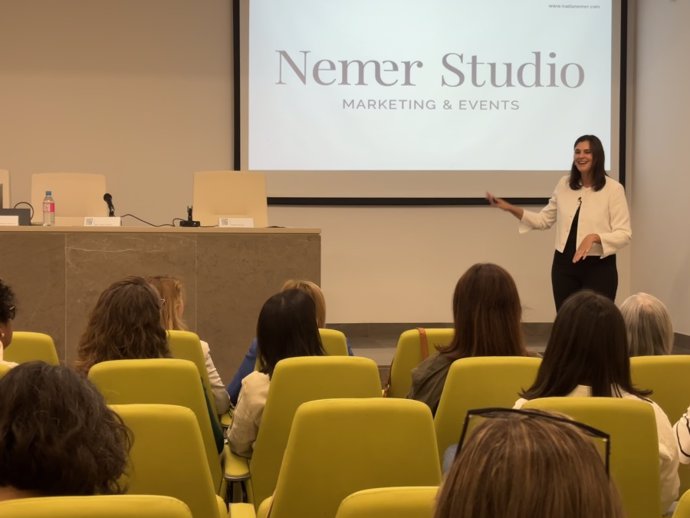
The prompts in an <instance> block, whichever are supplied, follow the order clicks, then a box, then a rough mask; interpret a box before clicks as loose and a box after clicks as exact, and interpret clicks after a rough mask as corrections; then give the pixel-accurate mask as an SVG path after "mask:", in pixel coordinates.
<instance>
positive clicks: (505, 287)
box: [439, 263, 527, 360]
mask: <svg viewBox="0 0 690 518" xmlns="http://www.w3.org/2000/svg"><path fill="white" fill-rule="evenodd" d="M521 317H522V306H521V305H520V296H519V295H518V291H517V287H516V286H515V281H514V280H513V278H512V277H511V276H510V274H509V273H508V272H507V271H506V270H504V269H503V268H501V267H500V266H498V265H495V264H491V263H484V264H475V265H473V266H471V267H470V268H469V269H468V270H467V271H466V272H465V273H464V274H463V276H462V277H460V279H459V280H458V283H457V284H456V286H455V293H454V294H453V320H454V327H455V335H454V337H453V340H452V341H451V343H450V344H448V346H447V347H441V348H439V351H440V352H441V353H442V354H446V355H448V356H449V357H450V358H452V359H453V360H457V359H458V358H465V357H469V356H526V355H527V351H526V350H525V346H524V343H523V339H522V329H521V326H520V319H521Z"/></svg>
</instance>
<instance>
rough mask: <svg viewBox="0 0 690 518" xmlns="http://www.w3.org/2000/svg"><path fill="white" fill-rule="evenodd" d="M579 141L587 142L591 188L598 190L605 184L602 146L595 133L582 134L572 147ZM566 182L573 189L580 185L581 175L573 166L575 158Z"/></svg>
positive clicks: (575, 189) (578, 187)
mask: <svg viewBox="0 0 690 518" xmlns="http://www.w3.org/2000/svg"><path fill="white" fill-rule="evenodd" d="M580 142H589V148H590V149H591V151H592V189H594V190H595V191H600V190H601V189H603V188H604V185H606V169H605V162H606V156H605V153H604V146H603V145H602V144H601V140H599V137H597V136H595V135H582V136H581V137H578V139H577V140H576V141H575V144H574V145H573V149H575V147H576V146H577V145H578V144H579V143H580ZM568 183H569V185H570V188H571V189H572V190H574V191H577V190H579V189H580V188H581V187H582V176H581V175H580V171H578V170H577V167H576V166H575V160H573V165H572V166H571V167H570V179H569V180H568Z"/></svg>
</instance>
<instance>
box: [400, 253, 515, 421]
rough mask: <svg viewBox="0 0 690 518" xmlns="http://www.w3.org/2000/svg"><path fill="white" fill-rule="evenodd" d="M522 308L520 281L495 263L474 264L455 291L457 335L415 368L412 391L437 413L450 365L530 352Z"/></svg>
mask: <svg viewBox="0 0 690 518" xmlns="http://www.w3.org/2000/svg"><path fill="white" fill-rule="evenodd" d="M521 317H522V307H521V305H520V296H519V295H518V291H517V287H516V286H515V281H514V280H513V278H512V277H511V276H510V274H509V273H508V272H507V271H505V270H504V269H503V268H501V267H500V266H497V265H495V264H490V263H488V264H475V265H474V266H471V267H470V268H469V270H467V271H466V272H465V274H464V275H463V276H462V277H460V279H459V280H458V282H457V285H456V286H455V293H454V294H453V321H454V327H455V335H454V337H453V340H452V341H451V343H450V344H449V345H448V346H446V347H441V348H439V354H438V355H434V356H430V357H429V358H427V359H426V360H424V361H423V362H422V363H420V364H419V365H418V366H417V367H416V368H414V369H413V370H412V388H411V389H410V393H409V394H408V395H407V397H408V398H410V399H416V400H418V401H422V402H423V403H426V404H427V405H429V407H430V408H431V411H432V412H433V413H434V414H435V413H436V408H437V407H438V403H439V400H440V399H441V392H442V391H443V385H444V383H445V381H446V377H447V376H448V370H449V369H450V365H451V364H452V363H453V362H454V361H455V360H458V359H460V358H469V357H473V356H527V355H528V353H527V350H526V349H525V345H524V343H523V337H522V329H521V326H520V319H521Z"/></svg>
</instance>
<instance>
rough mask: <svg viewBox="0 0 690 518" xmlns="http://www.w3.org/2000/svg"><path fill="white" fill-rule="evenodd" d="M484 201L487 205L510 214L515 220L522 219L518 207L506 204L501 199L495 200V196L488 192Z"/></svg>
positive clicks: (520, 210)
mask: <svg viewBox="0 0 690 518" xmlns="http://www.w3.org/2000/svg"><path fill="white" fill-rule="evenodd" d="M486 199H487V201H488V202H489V205H491V206H492V207H498V208H499V209H501V210H505V211H506V212H510V213H511V214H512V215H513V216H515V217H516V218H517V219H522V213H523V210H522V209H521V208H520V207H516V206H515V205H513V204H511V203H508V202H507V201H505V200H504V199H503V198H496V196H494V195H493V194H491V193H490V192H487V193H486Z"/></svg>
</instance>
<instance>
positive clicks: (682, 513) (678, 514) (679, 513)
mask: <svg viewBox="0 0 690 518" xmlns="http://www.w3.org/2000/svg"><path fill="white" fill-rule="evenodd" d="M673 518H690V491H685V492H684V493H681V497H680V498H679V499H678V505H676V508H675V509H674V511H673Z"/></svg>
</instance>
